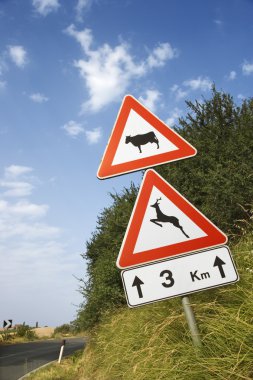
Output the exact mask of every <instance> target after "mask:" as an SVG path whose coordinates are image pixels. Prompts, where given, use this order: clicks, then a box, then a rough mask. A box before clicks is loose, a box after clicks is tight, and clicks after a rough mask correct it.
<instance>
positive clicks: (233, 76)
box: [228, 70, 237, 80]
mask: <svg viewBox="0 0 253 380" xmlns="http://www.w3.org/2000/svg"><path fill="white" fill-rule="evenodd" d="M236 76H237V74H236V71H234V70H232V71H230V73H229V75H228V80H235V79H236Z"/></svg>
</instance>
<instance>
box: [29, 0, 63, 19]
mask: <svg viewBox="0 0 253 380" xmlns="http://www.w3.org/2000/svg"><path fill="white" fill-rule="evenodd" d="M32 4H33V6H34V8H35V10H36V12H38V13H40V14H41V15H42V16H47V15H48V14H49V13H51V12H54V11H57V10H58V8H59V7H60V4H59V1H58V0H33V2H32Z"/></svg>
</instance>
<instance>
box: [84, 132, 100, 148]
mask: <svg viewBox="0 0 253 380" xmlns="http://www.w3.org/2000/svg"><path fill="white" fill-rule="evenodd" d="M85 136H86V139H87V141H88V144H90V145H93V144H97V143H98V142H99V141H100V140H101V137H102V132H101V128H94V129H92V130H87V131H85Z"/></svg>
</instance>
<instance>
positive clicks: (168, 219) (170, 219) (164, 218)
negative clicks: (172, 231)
mask: <svg viewBox="0 0 253 380" xmlns="http://www.w3.org/2000/svg"><path fill="white" fill-rule="evenodd" d="M161 199H162V198H159V199H157V200H156V202H155V203H154V204H153V205H150V207H154V208H155V210H156V216H157V219H150V222H152V223H154V224H156V225H157V226H159V227H163V225H162V224H161V223H171V224H173V226H175V227H176V228H179V229H180V230H181V231H182V233H183V234H184V235H185V236H186V237H187V238H188V239H189V236H188V235H187V234H186V233H185V231H184V230H183V227H182V226H180V223H179V220H178V218H176V217H175V216H169V215H166V214H164V213H163V212H162V211H161V209H160V206H159V203H158V202H159V201H160V200H161ZM158 222H160V223H158Z"/></svg>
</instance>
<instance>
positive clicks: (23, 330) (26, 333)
mask: <svg viewBox="0 0 253 380" xmlns="http://www.w3.org/2000/svg"><path fill="white" fill-rule="evenodd" d="M16 335H17V336H19V337H23V338H27V339H29V340H32V339H36V334H35V332H34V331H32V329H31V327H30V326H28V325H21V326H18V327H17V332H16Z"/></svg>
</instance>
